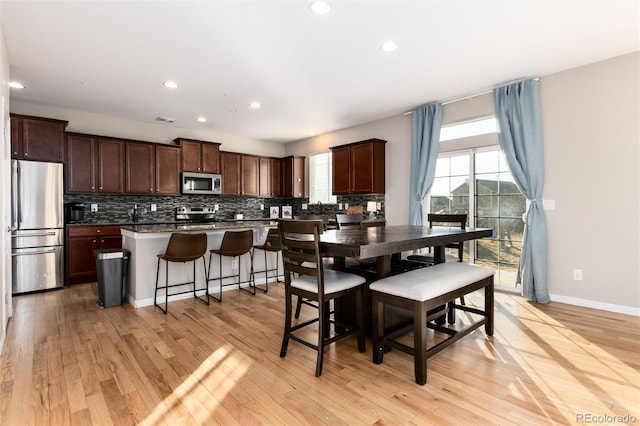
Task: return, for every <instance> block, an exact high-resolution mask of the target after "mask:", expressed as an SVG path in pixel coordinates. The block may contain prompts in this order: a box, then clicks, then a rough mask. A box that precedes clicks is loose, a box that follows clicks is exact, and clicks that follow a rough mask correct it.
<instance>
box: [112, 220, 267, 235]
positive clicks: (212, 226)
mask: <svg viewBox="0 0 640 426" xmlns="http://www.w3.org/2000/svg"><path fill="white" fill-rule="evenodd" d="M277 225H278V222H277V221H273V220H269V219H259V220H238V221H228V222H213V223H184V222H182V223H156V224H138V225H125V226H122V227H121V228H120V229H121V230H122V231H129V232H134V233H144V234H149V233H161V232H189V231H214V230H221V231H224V230H227V229H247V228H265V227H272V226H277Z"/></svg>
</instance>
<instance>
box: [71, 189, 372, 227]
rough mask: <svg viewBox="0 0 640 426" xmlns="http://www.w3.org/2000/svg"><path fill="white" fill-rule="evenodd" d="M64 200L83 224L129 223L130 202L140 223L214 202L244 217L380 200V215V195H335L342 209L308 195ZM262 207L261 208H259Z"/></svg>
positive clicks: (225, 213)
mask: <svg viewBox="0 0 640 426" xmlns="http://www.w3.org/2000/svg"><path fill="white" fill-rule="evenodd" d="M64 201H65V203H67V202H78V203H82V204H84V207H85V214H84V221H85V222H86V223H122V222H130V221H131V217H130V216H129V213H130V212H131V210H132V209H133V207H134V205H137V207H138V211H139V212H142V214H141V216H140V222H167V221H173V220H174V215H175V209H176V207H179V206H185V205H188V206H206V207H214V205H215V204H218V208H219V210H218V217H220V218H223V219H234V218H235V215H236V213H242V214H243V217H244V219H262V218H268V217H269V208H270V207H271V206H278V207H281V206H291V207H292V211H293V215H298V214H327V215H330V214H336V213H344V211H345V208H344V205H345V203H346V204H349V205H350V206H355V205H362V206H364V207H365V210H366V205H367V201H375V202H376V203H380V204H381V206H382V208H381V210H380V211H379V212H377V213H376V217H378V218H384V207H385V206H384V195H362V196H353V195H352V196H338V203H342V204H343V209H342V210H338V207H339V205H338V204H321V205H318V204H309V199H308V198H247V197H222V196H211V195H180V196H154V195H93V194H87V195H79V194H73V195H72V194H65V196H64ZM91 204H97V205H98V211H97V212H95V213H93V212H91ZM152 204H155V205H156V209H157V210H156V211H151V205H152ZM303 204H307V210H302V205H303ZM261 205H262V206H264V210H261V209H260V207H261Z"/></svg>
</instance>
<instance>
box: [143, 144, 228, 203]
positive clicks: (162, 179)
mask: <svg viewBox="0 0 640 426" xmlns="http://www.w3.org/2000/svg"><path fill="white" fill-rule="evenodd" d="M217 162H218V149H217V147H216V163H217ZM155 193H156V194H162V195H180V148H178V147H177V146H165V145H156V190H155Z"/></svg>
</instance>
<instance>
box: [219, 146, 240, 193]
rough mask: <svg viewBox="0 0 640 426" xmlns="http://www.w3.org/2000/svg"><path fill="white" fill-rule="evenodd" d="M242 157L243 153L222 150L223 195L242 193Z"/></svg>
mask: <svg viewBox="0 0 640 426" xmlns="http://www.w3.org/2000/svg"><path fill="white" fill-rule="evenodd" d="M241 157H242V155H241V154H237V153H235V152H224V151H221V152H220V174H221V175H222V195H240V185H241V183H240V181H241V179H240V177H241V174H240V165H241Z"/></svg>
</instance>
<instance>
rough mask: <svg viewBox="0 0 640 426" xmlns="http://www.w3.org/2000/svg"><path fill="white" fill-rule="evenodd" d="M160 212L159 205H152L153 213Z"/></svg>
mask: <svg viewBox="0 0 640 426" xmlns="http://www.w3.org/2000/svg"><path fill="white" fill-rule="evenodd" d="M157 210H158V205H157V204H151V211H152V212H155V211H157Z"/></svg>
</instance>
